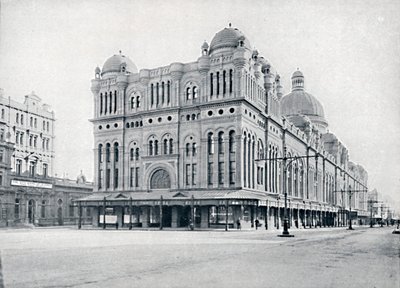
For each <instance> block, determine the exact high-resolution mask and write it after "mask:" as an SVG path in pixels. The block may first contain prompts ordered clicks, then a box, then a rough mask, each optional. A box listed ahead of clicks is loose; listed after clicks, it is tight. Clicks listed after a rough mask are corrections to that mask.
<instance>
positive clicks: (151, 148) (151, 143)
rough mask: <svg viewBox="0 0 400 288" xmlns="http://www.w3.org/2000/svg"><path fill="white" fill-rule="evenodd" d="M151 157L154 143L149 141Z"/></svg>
mask: <svg viewBox="0 0 400 288" xmlns="http://www.w3.org/2000/svg"><path fill="white" fill-rule="evenodd" d="M149 155H150V156H152V155H153V141H152V140H150V141H149Z"/></svg>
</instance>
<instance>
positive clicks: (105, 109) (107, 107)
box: [100, 90, 118, 115]
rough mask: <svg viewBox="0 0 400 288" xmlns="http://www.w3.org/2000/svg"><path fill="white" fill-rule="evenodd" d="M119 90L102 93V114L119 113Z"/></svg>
mask: <svg viewBox="0 0 400 288" xmlns="http://www.w3.org/2000/svg"><path fill="white" fill-rule="evenodd" d="M117 105H118V99H117V90H115V91H109V92H104V94H103V93H100V115H107V114H115V113H117Z"/></svg>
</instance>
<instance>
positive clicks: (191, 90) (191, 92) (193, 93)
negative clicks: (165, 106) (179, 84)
mask: <svg viewBox="0 0 400 288" xmlns="http://www.w3.org/2000/svg"><path fill="white" fill-rule="evenodd" d="M197 90H198V89H197V86H189V87H186V100H192V99H197V98H198V91H197Z"/></svg>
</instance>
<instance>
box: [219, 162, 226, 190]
mask: <svg viewBox="0 0 400 288" xmlns="http://www.w3.org/2000/svg"><path fill="white" fill-rule="evenodd" d="M224 164H225V163H224V162H222V161H221V162H218V184H219V185H223V184H224V181H225V179H224V174H225V171H224V170H225V169H224Z"/></svg>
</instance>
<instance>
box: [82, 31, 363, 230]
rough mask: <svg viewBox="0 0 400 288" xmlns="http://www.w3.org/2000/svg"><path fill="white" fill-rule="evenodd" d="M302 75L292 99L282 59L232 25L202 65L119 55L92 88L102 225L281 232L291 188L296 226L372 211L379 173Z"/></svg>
mask: <svg viewBox="0 0 400 288" xmlns="http://www.w3.org/2000/svg"><path fill="white" fill-rule="evenodd" d="M291 79H292V91H291V92H290V93H289V94H287V95H284V94H283V87H282V85H281V80H280V76H279V75H278V74H277V72H276V70H275V69H274V67H273V66H272V65H271V63H270V62H269V61H268V60H267V59H266V58H265V57H263V56H261V55H260V54H259V52H258V51H256V50H253V49H252V46H251V44H250V42H249V39H248V38H247V37H246V36H245V35H244V34H243V33H242V32H241V31H240V30H238V29H236V28H231V27H229V28H225V29H223V30H221V31H219V32H218V33H216V35H215V36H214V38H213V39H212V41H211V44H210V45H208V43H207V42H205V43H204V44H203V45H201V47H200V57H199V58H198V59H197V60H195V61H193V62H190V63H176V62H175V63H172V64H170V65H167V66H163V67H158V68H154V69H141V70H140V71H139V70H138V69H137V67H136V65H135V64H134V63H133V62H132V61H131V60H130V59H129V58H128V57H127V56H125V55H123V54H122V53H121V52H120V53H119V54H117V55H113V56H111V57H110V58H109V59H107V60H106V61H105V63H104V65H103V67H102V69H100V68H99V67H97V68H96V69H95V77H94V79H93V80H92V82H91V83H92V86H91V90H92V93H93V99H94V107H95V112H94V115H93V119H92V120H91V121H92V123H93V125H94V139H95V155H94V156H95V163H94V168H95V169H94V170H95V187H94V191H95V193H94V194H93V195H92V196H89V197H86V198H84V199H81V200H80V201H81V204H82V205H83V206H86V207H92V208H93V209H94V211H95V212H94V213H93V217H94V218H93V222H94V224H96V223H97V224H98V225H102V224H104V223H105V224H115V223H118V225H119V226H120V227H121V226H126V225H129V226H131V225H132V226H141V227H149V226H156V227H184V226H187V225H189V224H193V225H194V227H195V228H196V227H203V228H208V227H220V226H222V227H225V226H229V227H232V226H235V225H236V224H237V223H238V221H240V222H241V224H242V227H253V226H254V223H255V220H256V219H258V220H259V221H258V222H260V223H262V224H263V225H264V226H265V227H266V228H267V227H270V228H271V227H276V228H279V227H280V226H281V225H282V218H283V206H284V201H283V199H284V197H283V196H284V193H285V192H287V195H288V199H289V201H288V208H289V218H290V223H291V225H293V226H296V227H316V226H327V225H329V226H332V225H345V224H346V222H347V220H348V215H349V212H350V209H352V211H353V212H357V215H360V214H361V213H364V212H365V213H366V206H365V201H364V200H365V199H364V197H365V196H364V195H365V193H364V192H362V191H365V192H366V189H367V172H366V171H365V170H364V169H363V167H362V166H360V165H357V164H355V163H353V162H350V161H349V153H348V150H347V149H346V147H345V146H344V144H343V143H341V142H340V140H339V139H338V138H337V137H336V136H335V135H334V134H333V133H330V132H328V129H327V128H328V122H327V120H326V118H325V115H324V110H323V106H322V105H321V103H320V102H319V101H318V100H317V98H316V97H314V96H313V95H311V94H309V93H307V92H306V91H305V86H304V84H305V78H304V75H303V74H302V73H301V72H300V71H295V72H294V73H293V75H292V78H291ZM283 156H285V157H283ZM283 158H285V159H286V160H287V161H286V162H285V163H283ZM284 172H286V173H284ZM284 174H285V175H286V177H285V179H284ZM284 181H285V183H286V189H285V190H286V191H284V190H283V189H284V185H283V183H284ZM357 217H358V216H357Z"/></svg>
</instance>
